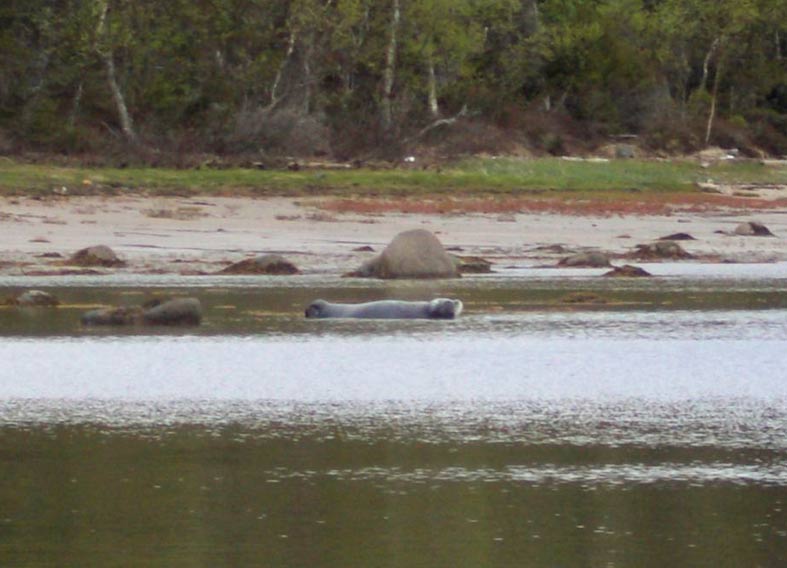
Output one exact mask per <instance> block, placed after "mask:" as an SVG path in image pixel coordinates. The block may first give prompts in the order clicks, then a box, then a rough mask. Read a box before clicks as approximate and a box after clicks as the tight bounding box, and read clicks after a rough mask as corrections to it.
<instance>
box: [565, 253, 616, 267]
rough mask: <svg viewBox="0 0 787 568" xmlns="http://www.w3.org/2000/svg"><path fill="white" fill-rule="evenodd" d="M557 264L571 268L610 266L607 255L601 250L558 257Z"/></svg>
mask: <svg viewBox="0 0 787 568" xmlns="http://www.w3.org/2000/svg"><path fill="white" fill-rule="evenodd" d="M557 265H558V266H563V267H571V268H604V267H607V266H611V264H610V262H609V257H608V256H607V255H606V254H604V253H603V252H598V251H589V252H579V253H577V254H572V255H571V256H567V257H565V258H562V259H560V261H559V262H558V263H557Z"/></svg>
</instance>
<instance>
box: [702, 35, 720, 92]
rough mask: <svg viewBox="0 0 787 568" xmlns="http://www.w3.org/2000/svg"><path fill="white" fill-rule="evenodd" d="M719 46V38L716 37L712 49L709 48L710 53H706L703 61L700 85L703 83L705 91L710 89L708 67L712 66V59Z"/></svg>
mask: <svg viewBox="0 0 787 568" xmlns="http://www.w3.org/2000/svg"><path fill="white" fill-rule="evenodd" d="M718 47H719V38H716V39H714V40H713V43H712V44H711V45H710V49H708V53H707V54H706V55H705V60H704V61H703V62H702V80H701V81H700V85H702V89H703V90H705V91H707V90H708V68H709V67H710V60H711V59H712V58H713V55H714V54H715V53H716V49H718Z"/></svg>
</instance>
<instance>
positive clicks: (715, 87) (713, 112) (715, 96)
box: [705, 57, 722, 146]
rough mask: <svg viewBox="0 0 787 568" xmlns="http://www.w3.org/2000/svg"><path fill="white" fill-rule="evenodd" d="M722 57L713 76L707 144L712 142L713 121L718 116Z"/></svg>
mask: <svg viewBox="0 0 787 568" xmlns="http://www.w3.org/2000/svg"><path fill="white" fill-rule="evenodd" d="M721 63H722V61H721V57H719V62H718V63H717V64H716V76H715V77H714V78H713V92H712V93H711V98H710V111H709V112H708V125H707V127H706V128H705V145H706V146H707V145H708V144H709V143H710V135H711V131H712V130H713V121H714V119H715V118H716V100H717V99H718V96H719V82H720V81H721Z"/></svg>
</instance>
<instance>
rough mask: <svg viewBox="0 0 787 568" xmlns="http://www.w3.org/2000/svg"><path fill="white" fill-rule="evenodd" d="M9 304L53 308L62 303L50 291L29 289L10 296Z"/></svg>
mask: <svg viewBox="0 0 787 568" xmlns="http://www.w3.org/2000/svg"><path fill="white" fill-rule="evenodd" d="M7 303H8V304H11V305H14V306H19V307H48V308H52V307H55V306H58V305H59V304H60V300H58V299H57V298H55V297H54V296H53V295H52V294H50V293H49V292H44V291H43V290H28V291H26V292H22V293H21V294H19V295H18V296H17V297H15V298H10V299H9V300H8V302H7Z"/></svg>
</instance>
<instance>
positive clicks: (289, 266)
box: [219, 254, 301, 275]
mask: <svg viewBox="0 0 787 568" xmlns="http://www.w3.org/2000/svg"><path fill="white" fill-rule="evenodd" d="M300 272H301V271H300V270H298V268H297V267H296V266H295V265H294V264H293V263H291V262H290V261H289V260H287V259H286V258H284V257H283V256H281V255H279V254H263V255H261V256H256V257H254V258H247V259H245V260H241V261H240V262H236V263H235V264H231V265H230V266H228V267H226V268H225V269H223V270H220V271H219V274H275V275H282V274H300Z"/></svg>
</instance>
